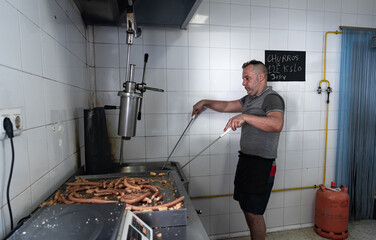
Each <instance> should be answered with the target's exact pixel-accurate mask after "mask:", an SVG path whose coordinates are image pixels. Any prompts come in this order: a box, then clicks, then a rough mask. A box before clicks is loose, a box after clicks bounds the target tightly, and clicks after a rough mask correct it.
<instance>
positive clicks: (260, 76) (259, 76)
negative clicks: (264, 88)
mask: <svg viewBox="0 0 376 240" xmlns="http://www.w3.org/2000/svg"><path fill="white" fill-rule="evenodd" d="M258 78H259V82H262V81H264V80H265V74H264V73H259V74H258Z"/></svg>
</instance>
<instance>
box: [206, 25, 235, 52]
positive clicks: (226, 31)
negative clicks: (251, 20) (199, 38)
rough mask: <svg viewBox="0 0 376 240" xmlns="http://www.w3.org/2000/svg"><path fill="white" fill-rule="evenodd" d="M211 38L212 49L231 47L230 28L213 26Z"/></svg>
mask: <svg viewBox="0 0 376 240" xmlns="http://www.w3.org/2000/svg"><path fill="white" fill-rule="evenodd" d="M209 38H210V47H213V48H229V47H230V27H222V26H211V27H210V35H209Z"/></svg>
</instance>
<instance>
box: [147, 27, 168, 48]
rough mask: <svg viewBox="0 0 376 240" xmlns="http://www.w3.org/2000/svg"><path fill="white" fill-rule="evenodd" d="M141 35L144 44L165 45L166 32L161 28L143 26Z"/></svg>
mask: <svg viewBox="0 0 376 240" xmlns="http://www.w3.org/2000/svg"><path fill="white" fill-rule="evenodd" d="M142 35H143V37H142V38H143V43H144V44H146V45H166V32H165V30H164V29H163V28H152V27H144V28H143V29H142Z"/></svg>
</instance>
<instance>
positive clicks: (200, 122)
mask: <svg viewBox="0 0 376 240" xmlns="http://www.w3.org/2000/svg"><path fill="white" fill-rule="evenodd" d="M209 133H210V119H209V115H208V114H200V115H198V117H196V119H195V120H194V123H193V124H192V126H191V127H190V129H189V134H191V135H192V134H209ZM196 137H198V138H199V137H200V136H196ZM206 137H207V138H209V136H208V135H207V136H206ZM205 142H206V140H205ZM208 144H209V143H208ZM197 150H198V149H197ZM199 151H200V150H199ZM197 153H198V152H197Z"/></svg>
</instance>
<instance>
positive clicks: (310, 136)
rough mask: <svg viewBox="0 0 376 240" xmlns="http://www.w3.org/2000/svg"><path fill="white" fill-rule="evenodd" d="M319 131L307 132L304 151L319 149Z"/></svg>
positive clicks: (305, 133)
mask: <svg viewBox="0 0 376 240" xmlns="http://www.w3.org/2000/svg"><path fill="white" fill-rule="evenodd" d="M319 138H320V133H319V131H305V132H304V140H303V141H304V143H303V149H318V148H319V143H320V141H319Z"/></svg>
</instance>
